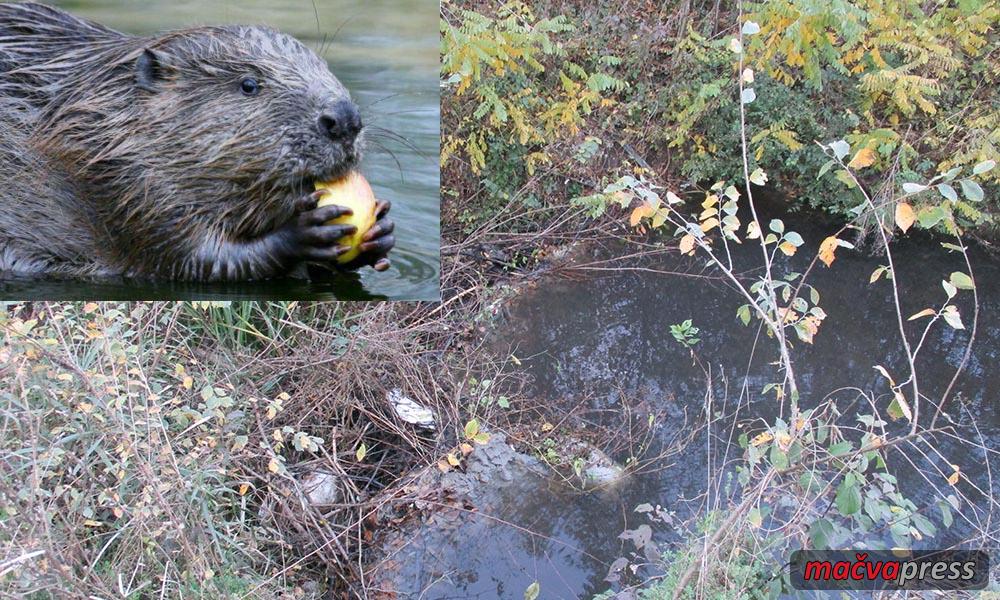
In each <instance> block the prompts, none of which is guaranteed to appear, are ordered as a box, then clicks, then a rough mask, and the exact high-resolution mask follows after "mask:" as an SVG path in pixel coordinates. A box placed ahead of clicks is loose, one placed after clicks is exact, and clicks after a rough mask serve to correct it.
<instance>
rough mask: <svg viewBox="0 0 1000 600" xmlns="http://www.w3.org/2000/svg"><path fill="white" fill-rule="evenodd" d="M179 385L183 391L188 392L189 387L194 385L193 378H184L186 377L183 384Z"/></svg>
mask: <svg viewBox="0 0 1000 600" xmlns="http://www.w3.org/2000/svg"><path fill="white" fill-rule="evenodd" d="M181 385H183V386H184V389H186V390H189V389H191V386H193V385H194V378H193V377H191V376H190V375H188V376H186V377H185V378H184V381H183V382H181Z"/></svg>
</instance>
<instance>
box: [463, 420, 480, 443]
mask: <svg viewBox="0 0 1000 600" xmlns="http://www.w3.org/2000/svg"><path fill="white" fill-rule="evenodd" d="M477 433H479V421H477V420H476V419H472V420H471V421H469V422H468V423H466V424H465V437H467V438H469V439H470V440H471V439H472V438H474V437H476V434H477Z"/></svg>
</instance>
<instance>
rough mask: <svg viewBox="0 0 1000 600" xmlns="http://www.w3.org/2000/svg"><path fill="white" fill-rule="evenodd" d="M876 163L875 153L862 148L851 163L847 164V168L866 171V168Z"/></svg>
mask: <svg viewBox="0 0 1000 600" xmlns="http://www.w3.org/2000/svg"><path fill="white" fill-rule="evenodd" d="M874 162H875V151H874V150H872V149H871V148H862V149H861V150H858V153H857V154H855V155H854V158H852V159H851V162H849V163H847V166H848V167H850V168H851V169H864V168H865V167H870V166H871V165H872V163H874Z"/></svg>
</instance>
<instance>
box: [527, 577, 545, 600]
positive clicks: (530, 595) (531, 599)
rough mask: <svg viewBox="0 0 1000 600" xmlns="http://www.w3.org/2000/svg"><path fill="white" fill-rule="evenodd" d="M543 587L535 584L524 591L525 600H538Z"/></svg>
mask: <svg viewBox="0 0 1000 600" xmlns="http://www.w3.org/2000/svg"><path fill="white" fill-rule="evenodd" d="M541 591H542V586H540V585H538V582H537V581H536V582H534V583H532V584H531V585H529V586H528V588H527V589H525V590H524V600H537V598H538V594H539V593H541Z"/></svg>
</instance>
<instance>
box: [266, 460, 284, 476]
mask: <svg viewBox="0 0 1000 600" xmlns="http://www.w3.org/2000/svg"><path fill="white" fill-rule="evenodd" d="M280 468H281V465H280V464H279V463H278V459H277V458H272V459H271V461H270V462H268V463H267V470H268V471H270V472H272V473H277V472H278V470H279V469H280Z"/></svg>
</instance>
